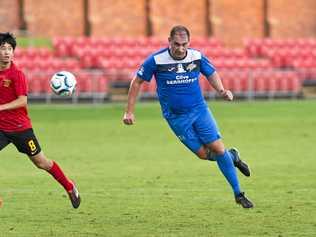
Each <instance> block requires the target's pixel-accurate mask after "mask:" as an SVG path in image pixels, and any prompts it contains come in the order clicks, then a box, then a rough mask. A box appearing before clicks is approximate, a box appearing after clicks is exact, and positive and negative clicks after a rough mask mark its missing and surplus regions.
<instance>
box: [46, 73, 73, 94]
mask: <svg viewBox="0 0 316 237" xmlns="http://www.w3.org/2000/svg"><path fill="white" fill-rule="evenodd" d="M76 85H77V80H76V77H75V76H74V74H72V73H71V72H67V71H60V72H56V73H55V74H54V75H53V76H52V78H51V79H50V88H51V89H52V91H53V92H54V93H55V94H56V95H60V96H71V95H72V94H73V93H74V92H75V89H76Z"/></svg>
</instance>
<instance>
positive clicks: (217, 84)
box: [207, 72, 234, 101]
mask: <svg viewBox="0 0 316 237" xmlns="http://www.w3.org/2000/svg"><path fill="white" fill-rule="evenodd" d="M207 80H208V81H209V83H210V84H211V86H212V87H213V88H214V89H215V90H216V91H217V92H218V93H219V94H220V95H221V96H222V97H223V98H224V99H225V100H228V101H232V100H233V99H234V96H233V93H232V92H231V91H230V90H226V89H225V88H224V86H223V83H222V80H221V78H220V76H219V75H218V74H217V72H214V73H213V74H212V75H210V76H209V77H208V78H207Z"/></svg>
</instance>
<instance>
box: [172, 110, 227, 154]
mask: <svg viewBox="0 0 316 237" xmlns="http://www.w3.org/2000/svg"><path fill="white" fill-rule="evenodd" d="M166 120H167V122H168V124H169V126H170V128H171V129H172V131H173V132H174V133H175V134H176V136H177V137H178V138H179V139H180V141H181V142H182V143H183V144H184V145H185V146H186V147H188V148H189V149H190V150H191V151H193V152H194V153H196V152H197V151H198V150H199V149H200V148H201V146H203V145H204V144H209V143H212V142H214V141H216V140H218V139H220V138H221V135H220V133H219V131H218V127H217V124H216V121H215V119H214V117H213V114H212V112H211V111H210V110H209V109H208V108H207V107H206V108H202V109H201V108H199V109H195V110H192V111H191V112H188V113H185V114H177V115H175V114H172V116H170V117H168V118H166Z"/></svg>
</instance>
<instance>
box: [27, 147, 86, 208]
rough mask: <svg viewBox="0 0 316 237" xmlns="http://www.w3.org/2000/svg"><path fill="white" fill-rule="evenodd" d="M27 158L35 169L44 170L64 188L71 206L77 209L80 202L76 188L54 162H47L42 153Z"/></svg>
mask: <svg viewBox="0 0 316 237" xmlns="http://www.w3.org/2000/svg"><path fill="white" fill-rule="evenodd" d="M29 158H30V160H31V161H32V162H33V163H34V165H35V166H36V167H37V168H39V169H43V170H46V171H47V172H48V173H50V174H51V175H52V176H53V177H54V178H55V179H56V180H57V181H58V182H59V183H60V184H61V185H62V186H63V187H64V189H65V190H66V192H67V193H68V196H69V198H70V201H71V204H72V206H73V207H74V208H78V207H79V205H80V202H81V198H80V195H79V192H78V189H77V188H76V185H75V183H74V182H73V181H71V180H70V179H68V178H67V176H66V175H65V174H64V172H63V171H62V169H61V168H60V167H59V166H58V164H57V163H56V162H55V161H52V160H48V159H47V158H46V156H45V155H44V153H43V151H41V152H40V153H38V154H37V155H35V156H30V157H29Z"/></svg>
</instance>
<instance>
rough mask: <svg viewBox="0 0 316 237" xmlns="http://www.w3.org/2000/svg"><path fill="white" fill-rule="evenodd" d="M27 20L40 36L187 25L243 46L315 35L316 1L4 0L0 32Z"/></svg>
mask: <svg viewBox="0 0 316 237" xmlns="http://www.w3.org/2000/svg"><path fill="white" fill-rule="evenodd" d="M21 4H22V5H23V6H24V8H23V9H22V10H23V14H22V15H21ZM85 5H87V6H88V9H87V11H85V10H84V6H85ZM85 12H87V15H85ZM21 17H22V18H23V19H21ZM23 21H25V22H26V29H27V32H28V34H29V35H31V36H35V37H37V36H40V37H54V36H66V35H69V36H82V35H85V34H90V35H91V36H108V37H115V36H128V37H139V36H148V35H153V36H158V37H166V35H167V34H168V33H169V29H170V27H171V26H173V25H175V24H184V25H187V26H188V27H189V28H190V29H191V31H192V34H193V35H194V36H195V37H205V36H214V37H216V38H218V39H219V40H221V41H223V42H224V43H225V44H226V45H228V46H238V45H241V44H242V41H243V39H244V38H250V37H251V38H261V37H264V36H269V37H271V38H300V37H316V1H315V0H300V1H284V0H239V1H235V0H195V1H194V2H193V1H191V0H182V1H181V3H180V4H179V1H176V0H67V1H64V0H55V1H42V0H0V29H1V31H13V32H19V30H20V29H21V27H22V24H21V22H23ZM87 22H88V23H89V24H87ZM87 26H89V30H87V29H86V27H87ZM23 32H24V31H23ZM87 32H88V33H87Z"/></svg>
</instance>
